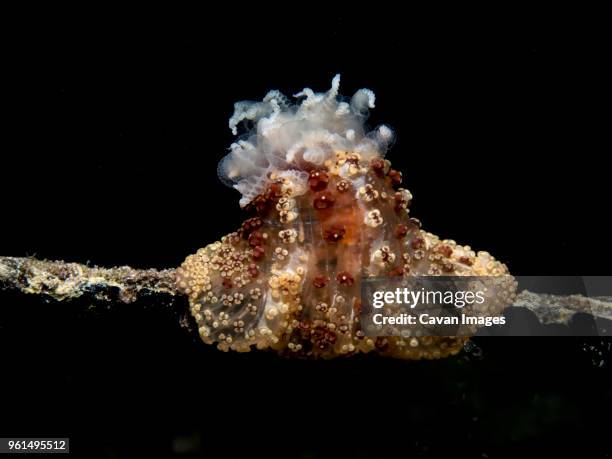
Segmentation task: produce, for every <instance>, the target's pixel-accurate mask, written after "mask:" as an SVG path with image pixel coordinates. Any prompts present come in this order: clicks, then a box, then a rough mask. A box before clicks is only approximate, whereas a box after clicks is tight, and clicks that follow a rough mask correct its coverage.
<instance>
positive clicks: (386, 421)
mask: <svg viewBox="0 0 612 459" xmlns="http://www.w3.org/2000/svg"><path fill="white" fill-rule="evenodd" d="M0 299H1V302H0V304H2V305H3V307H2V314H1V315H0V349H2V354H3V361H4V362H5V368H4V371H3V376H2V383H1V385H0V387H1V389H2V398H3V405H2V406H3V409H2V432H3V434H6V435H24V434H27V435H30V436H35V435H40V436H43V435H46V436H53V435H55V436H69V437H70V438H71V448H72V449H73V451H76V452H80V453H82V454H86V455H87V456H88V457H133V456H136V455H139V454H147V455H154V454H161V455H164V456H168V455H172V454H179V453H183V457H196V456H197V455H198V454H201V453H205V457H245V456H247V455H249V454H252V453H253V451H259V452H260V453H261V454H264V455H265V456H268V455H270V456H277V455H280V457H300V458H309V457H412V456H415V455H416V456H417V457H421V456H422V457H429V456H432V455H438V454H442V453H458V452H462V453H467V454H468V455H469V456H470V457H511V456H513V455H515V454H519V453H520V452H522V451H526V450H534V449H535V450H538V451H543V452H544V451H559V450H562V451H563V452H566V453H568V452H573V453H576V454H583V453H584V452H588V453H589V455H591V454H592V455H595V456H597V457H606V454H608V453H609V452H610V449H609V443H608V438H607V432H608V430H609V422H607V420H606V418H607V410H608V409H609V408H610V403H611V401H612V384H611V382H612V377H611V376H612V372H611V369H610V364H611V363H612V359H611V357H612V350H611V343H610V341H609V340H608V341H606V342H602V341H601V340H598V339H594V338H588V339H587V338H572V337H565V338H541V339H538V338H489V339H485V338H481V339H480V340H478V339H477V340H475V341H474V342H473V343H471V344H469V345H468V347H467V350H466V351H465V352H464V353H462V354H461V355H459V356H458V357H456V358H451V359H446V360H440V361H431V362H403V361H394V360H387V359H381V358H376V357H374V356H359V357H355V358H350V359H341V360H335V361H328V362H325V361H295V360H287V359H282V358H279V357H277V356H276V355H274V354H271V353H256V352H252V353H249V354H244V355H242V354H235V353H229V354H226V353H221V352H218V351H215V350H214V349H211V348H210V347H208V346H205V345H204V344H202V343H200V342H199V338H198V337H197V333H196V332H195V331H194V330H191V331H190V330H189V329H188V328H184V327H181V324H180V319H181V313H180V311H182V310H184V306H185V305H184V304H182V302H181V301H177V302H176V303H175V304H174V305H173V306H160V305H153V304H147V302H146V301H144V302H142V303H138V304H134V305H116V306H113V307H111V308H110V309H105V308H104V307H100V308H98V309H94V310H89V311H88V310H85V309H84V305H78V304H75V305H57V304H51V303H50V304H44V303H42V302H40V301H36V300H35V299H33V298H27V299H24V298H23V297H22V296H14V295H11V294H10V293H7V292H4V293H2V295H1V296H0ZM111 453H113V454H118V455H119V456H113V455H112V454H111Z"/></svg>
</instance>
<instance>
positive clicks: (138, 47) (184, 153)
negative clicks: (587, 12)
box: [0, 5, 612, 458]
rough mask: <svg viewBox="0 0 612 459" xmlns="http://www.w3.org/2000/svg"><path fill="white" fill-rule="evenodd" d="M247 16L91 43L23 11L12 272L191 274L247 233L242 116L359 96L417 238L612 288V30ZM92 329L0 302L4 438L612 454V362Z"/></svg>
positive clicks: (347, 452)
mask: <svg viewBox="0 0 612 459" xmlns="http://www.w3.org/2000/svg"><path fill="white" fill-rule="evenodd" d="M304 7H305V8H306V6H304ZM306 9H307V10H308V8H306ZM255 10H257V11H245V10H242V9H239V8H235V9H233V11H231V12H230V13H229V14H221V13H218V14H217V13H212V12H208V13H207V14H206V15H205V16H203V19H202V20H201V21H200V20H199V21H198V23H197V24H194V25H187V24H183V23H182V21H179V22H178V23H174V22H172V21H170V20H169V19H168V18H164V20H162V21H160V22H157V21H147V20H145V19H144V18H141V17H140V16H139V19H138V20H137V21H131V20H126V21H125V22H124V21H122V20H120V19H117V18H114V19H113V20H112V21H109V22H103V23H101V24H100V26H99V27H98V26H96V25H94V24H92V23H90V22H88V21H68V20H66V23H65V24H64V23H63V21H58V22H56V21H51V20H50V18H49V17H47V16H45V17H40V18H36V17H35V16H36V15H35V14H33V12H32V11H30V12H28V15H27V18H28V20H27V21H25V23H24V24H20V25H19V26H17V27H15V31H14V33H12V32H11V34H10V36H11V37H12V38H11V41H10V46H9V48H10V49H8V50H7V54H6V56H5V58H4V59H5V71H4V76H5V77H8V79H9V82H8V83H5V84H4V86H3V89H4V98H3V107H4V110H5V111H6V114H7V116H6V117H5V118H6V119H5V124H4V125H3V128H2V129H3V152H4V153H3V157H2V166H1V169H0V172H1V173H2V190H3V195H2V196H3V199H2V213H1V220H0V221H1V232H2V234H1V237H0V254H2V255H13V256H25V255H36V256H38V257H41V258H49V259H57V258H62V259H65V260H69V261H78V262H82V263H84V262H88V261H89V262H93V263H97V264H100V265H109V266H110V265H116V264H131V265H133V266H135V267H158V268H162V267H172V266H177V265H178V264H180V263H181V261H182V260H183V258H184V257H185V256H186V255H187V254H189V253H193V252H194V251H195V250H197V248H199V247H201V246H203V245H204V244H206V243H209V242H211V241H213V240H215V239H216V238H218V237H219V236H221V235H222V234H225V233H227V232H229V231H233V230H234V229H235V228H236V227H237V226H238V225H239V224H240V222H241V218H242V217H241V216H240V214H239V212H238V207H237V200H238V195H237V193H236V192H234V191H232V190H229V189H228V188H226V187H224V186H223V185H222V184H221V183H220V182H219V181H218V180H217V175H216V164H217V162H218V160H219V159H220V158H221V157H222V156H223V154H225V152H226V149H227V146H228V145H229V143H230V142H231V141H232V140H233V138H232V136H231V135H230V132H229V130H228V129H227V119H228V117H229V116H230V115H231V111H232V104H233V103H234V102H235V101H236V100H240V99H256V98H261V97H262V96H263V95H264V94H265V92H266V91H267V90H269V89H272V88H279V89H281V90H283V91H284V92H286V93H287V94H293V93H295V92H297V91H299V90H301V88H303V87H304V86H311V87H313V88H314V89H315V90H324V89H326V88H327V87H329V84H330V81H331V78H332V76H333V75H334V74H335V73H336V72H341V73H342V74H343V82H342V83H341V92H343V93H344V94H347V95H350V94H352V93H353V92H354V91H355V90H357V89H359V88H361V87H369V88H371V89H373V90H374V91H375V92H376V94H377V97H378V99H377V108H376V110H375V111H374V114H373V116H372V118H371V124H372V125H376V124H378V123H381V122H387V123H389V124H391V125H392V126H393V127H394V128H395V129H396V131H397V133H398V140H397V142H396V143H395V146H394V147H393V149H392V150H391V152H390V153H389V155H388V158H389V159H391V160H392V161H393V164H394V166H395V167H396V168H397V169H399V170H401V171H403V173H404V179H405V184H406V187H407V188H409V189H410V190H411V191H412V192H413V194H414V196H415V199H414V205H413V209H412V212H413V215H414V216H416V217H418V218H420V219H421V220H422V221H423V225H424V228H426V229H427V230H428V231H431V232H433V233H436V234H439V235H441V236H442V237H451V238H453V239H456V240H457V241H458V242H460V243H469V244H470V245H471V246H472V247H474V248H475V249H486V250H488V251H490V252H491V253H492V254H494V255H495V256H496V257H497V258H499V259H500V260H503V261H504V262H506V263H508V266H509V268H510V270H511V272H512V273H514V274H517V275H577V276H580V275H609V274H610V263H609V260H610V255H612V252H611V248H610V245H609V243H607V242H606V241H607V240H608V239H609V224H608V223H607V220H606V218H607V213H608V209H607V207H609V206H608V204H607V203H609V202H610V199H609V195H610V190H609V185H608V182H609V166H608V165H607V164H606V163H605V158H604V155H603V154H602V151H604V150H602V147H601V145H604V144H605V143H603V142H602V141H601V140H602V139H600V138H599V137H600V136H601V133H602V132H607V131H606V129H607V126H606V127H605V128H604V125H603V118H602V117H601V115H600V114H599V111H600V110H601V108H602V107H600V105H601V104H602V102H601V94H602V92H603V91H602V87H603V85H602V83H603V81H602V80H604V77H603V75H604V73H603V71H602V70H603V66H604V64H605V62H606V60H605V59H604V58H603V57H602V56H605V55H607V54H606V53H607V51H605V52H602V50H600V49H598V48H597V45H598V44H601V43H605V42H606V41H605V40H601V39H600V38H599V37H598V36H597V34H598V33H599V32H598V31H599V30H601V29H599V28H597V27H584V29H585V30H584V31H582V29H580V30H579V29H578V28H577V27H578V26H577V25H571V26H570V25H569V24H570V23H571V24H574V23H573V22H572V21H570V22H565V21H562V22H559V24H563V27H562V29H563V30H561V31H552V30H548V29H547V28H546V26H547V24H549V21H543V20H541V19H538V18H535V17H534V18H531V17H530V15H526V16H529V17H523V18H521V20H518V21H514V20H509V21H508V24H507V25H505V24H500V23H498V22H497V20H496V21H492V20H486V21H480V20H476V19H475V18H476V17H475V16H472V15H471V14H468V13H466V17H465V18H461V17H458V16H453V17H451V18H447V19H444V20H443V19H442V18H441V17H440V14H441V12H439V11H438V12H436V14H435V15H434V16H433V17H432V18H431V20H427V19H425V18H423V17H422V16H420V15H418V14H416V13H414V14H413V13H411V12H409V11H406V10H404V9H402V10H399V9H398V10H397V11H395V10H393V9H388V8H383V7H380V8H378V5H376V6H375V7H374V8H372V10H376V11H371V10H370V9H368V10H367V11H366V12H365V13H364V14H365V16H364V14H362V13H363V10H361V9H358V8H357V9H356V10H355V11H353V12H350V13H349V12H347V11H345V10H339V11H331V10H329V9H328V10H326V12H325V14H323V13H321V14H318V13H317V14H310V13H309V11H306V12H305V11H304V10H303V9H301V8H300V11H298V12H296V11H289V10H285V9H279V10H278V13H277V14H275V15H274V16H272V17H270V16H269V14H270V11H269V10H268V9H267V8H259V6H257V7H256V8H255ZM357 10H358V11H357ZM255 13H259V14H255ZM117 14H118V13H117ZM502 16H503V17H506V13H504V14H503V15H502ZM502 16H500V17H502ZM65 17H68V16H65ZM121 17H123V16H121ZM198 19H199V17H198ZM472 22H473V24H472ZM550 22H554V21H550ZM213 25H215V26H216V27H213ZM276 34H280V38H278V37H277V35H276ZM600 46H601V45H600ZM87 306H88V305H87V304H83V303H76V304H56V303H44V302H42V301H41V300H40V299H37V298H31V297H24V296H20V295H15V294H14V293H11V292H0V360H1V362H2V370H1V373H0V398H1V404H0V433H1V434H2V435H1V436H10V435H15V436H17V435H18V436H69V437H71V448H72V450H73V451H74V452H75V455H78V456H81V457H88V458H95V457H130V458H131V457H167V456H172V455H177V456H178V455H179V454H182V456H183V457H214V458H216V457H224V458H244V457H249V456H257V457H268V456H279V457H285V458H293V457H297V458H316V457H330V458H331V457H351V458H401V457H434V456H439V455H441V454H445V455H449V454H452V455H459V454H464V455H465V456H467V457H477V458H485V457H516V456H517V455H519V454H520V455H525V454H532V455H538V456H542V457H545V456H551V455H553V454H563V455H568V454H573V455H575V456H578V457H608V456H609V455H610V454H611V453H612V447H611V446H610V439H609V431H610V414H609V413H610V409H611V408H612V373H611V369H610V364H611V361H610V342H609V341H607V342H603V343H602V342H601V340H598V339H590V338H589V339H584V338H571V337H564V338H541V339H538V338H496V339H481V340H477V341H476V347H475V348H472V349H471V350H470V351H469V352H466V353H464V354H462V355H460V356H459V357H457V358H454V359H447V360H441V361H434V362H401V361H393V360H385V359H379V358H375V357H373V356H361V357H355V358H351V359H346V360H335V361H330V362H308V361H292V360H284V359H280V358H278V357H277V356H275V355H273V354H266V353H250V354H246V355H241V354H234V353H231V354H224V353H220V352H217V351H215V350H214V349H212V348H209V347H207V346H205V345H203V344H201V343H200V341H199V338H198V337H197V333H195V332H194V331H190V330H189V329H188V328H184V327H182V326H181V325H180V324H181V322H185V321H184V320H183V321H182V318H183V315H184V313H185V312H186V305H185V304H184V303H183V302H182V301H176V303H175V304H174V306H172V307H161V306H159V305H156V304H149V305H147V304H146V302H144V303H137V304H134V305H127V306H126V305H114V306H112V307H111V308H110V309H104V308H96V309H93V310H91V309H88V307H87ZM187 323H188V321H187Z"/></svg>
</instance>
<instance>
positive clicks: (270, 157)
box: [176, 76, 515, 359]
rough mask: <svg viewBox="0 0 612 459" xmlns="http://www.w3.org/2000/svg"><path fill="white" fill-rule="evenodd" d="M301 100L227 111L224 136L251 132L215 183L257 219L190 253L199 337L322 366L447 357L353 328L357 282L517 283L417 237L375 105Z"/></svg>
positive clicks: (430, 346)
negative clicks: (372, 358) (445, 278)
mask: <svg viewBox="0 0 612 459" xmlns="http://www.w3.org/2000/svg"><path fill="white" fill-rule="evenodd" d="M338 84H339V77H337V76H336V78H334V81H333V83H332V88H331V89H330V91H328V92H327V93H323V94H316V93H314V92H312V91H311V90H309V89H305V90H304V91H302V93H300V94H298V96H300V97H302V96H304V97H305V100H303V102H302V103H301V104H300V105H295V106H292V105H289V103H288V102H287V99H286V98H285V97H284V96H282V95H281V94H280V93H278V92H276V91H272V92H270V93H269V94H268V95H267V96H266V97H265V98H264V100H263V102H257V103H248V102H241V103H238V104H236V113H235V114H234V116H233V117H232V119H231V120H230V127H231V128H232V129H233V130H234V132H236V128H237V125H238V123H239V122H240V121H242V120H248V121H252V122H253V124H254V128H253V129H252V131H250V133H249V134H248V137H247V138H248V140H241V141H239V142H237V143H235V144H233V145H232V148H231V150H232V151H231V153H230V154H229V155H228V156H227V157H226V158H224V159H223V161H222V162H221V164H220V166H219V172H220V175H221V177H222V179H224V180H225V181H227V182H230V183H232V184H233V186H234V187H235V188H236V189H238V190H239V191H240V192H241V193H242V199H241V201H240V203H241V205H242V206H243V207H245V208H246V210H247V211H250V212H253V214H254V215H255V216H254V217H252V218H249V219H247V220H246V221H245V222H244V223H243V224H242V226H241V227H240V229H239V230H238V231H236V232H234V233H231V234H229V235H227V236H224V237H223V238H221V240H220V241H218V242H215V243H213V244H210V245H208V246H206V247H204V248H202V249H200V250H198V252H197V253H196V254H194V255H191V256H189V257H188V258H187V259H186V260H185V262H184V263H183V265H182V266H181V267H180V268H179V269H178V270H177V273H176V277H177V288H178V290H179V291H181V292H183V293H185V294H186V295H188V296H189V300H190V308H191V312H192V314H193V316H194V317H195V319H196V321H197V323H198V326H199V332H200V335H201V337H202V339H203V340H204V341H205V342H207V343H210V344H213V343H217V345H218V347H219V348H220V349H222V350H230V349H232V350H236V351H248V350H249V349H251V348H252V347H257V348H259V349H265V348H271V349H274V350H276V351H278V352H280V353H283V354H286V355H293V356H300V357H309V358H311V357H312V358H316V357H322V358H331V357H335V356H338V355H348V354H352V353H355V352H370V351H376V352H378V353H381V354H383V355H389V356H393V357H401V358H407V359H419V358H440V357H445V356H449V355H453V354H456V353H457V352H459V350H460V349H461V348H462V346H463V343H464V342H465V338H461V337H427V336H424V337H418V338H417V337H412V338H409V339H404V338H401V337H377V338H374V337H368V336H365V334H364V333H363V331H362V330H361V328H360V324H359V311H360V307H361V296H360V284H361V280H362V278H363V277H365V276H379V277H381V276H383V277H384V276H389V277H392V276H406V277H407V276H424V275H430V276H432V275H433V276H435V275H456V276H499V277H500V279H504V280H502V281H500V284H499V285H497V287H496V288H497V296H498V298H499V300H498V301H499V303H501V304H502V305H509V304H511V303H512V301H513V299H514V295H515V283H514V282H513V280H512V278H511V277H510V276H506V275H507V274H508V270H507V268H506V267H505V265H503V264H502V263H500V262H498V261H496V260H495V259H494V258H493V257H492V256H491V255H489V254H488V253H487V252H478V253H476V252H474V251H473V250H471V248H470V247H467V246H460V245H458V244H456V243H455V242H454V241H452V240H441V239H440V238H438V237H437V236H435V235H433V234H431V233H428V232H426V231H424V230H423V229H421V225H420V222H419V221H418V220H417V219H415V218H411V217H410V216H409V206H410V202H411V200H412V195H411V194H410V192H409V191H408V190H406V189H404V188H402V187H401V183H402V174H401V173H400V172H398V171H396V170H394V169H392V168H391V163H390V162H389V161H388V160H385V159H384V154H385V152H386V149H387V146H388V144H389V143H390V141H391V139H392V131H391V130H390V129H389V128H388V127H387V126H381V127H379V128H377V129H376V130H374V131H372V132H370V133H366V132H365V130H364V122H365V119H366V117H367V109H368V108H372V107H373V106H374V94H373V93H372V92H371V91H369V90H364V89H362V90H360V91H358V92H357V93H356V94H355V95H354V96H353V98H352V99H351V101H350V103H348V102H343V101H341V100H338Z"/></svg>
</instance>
